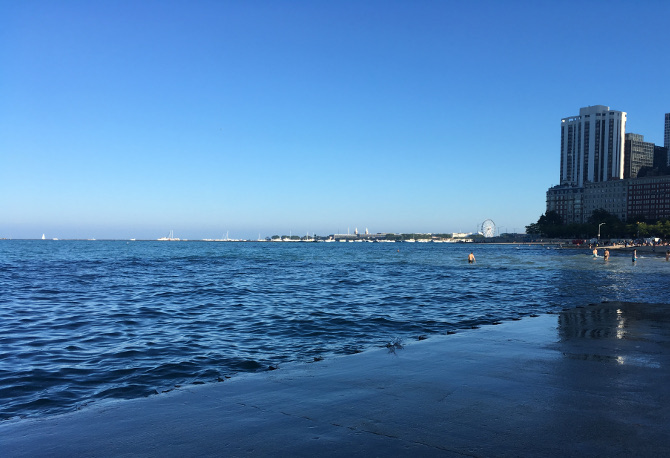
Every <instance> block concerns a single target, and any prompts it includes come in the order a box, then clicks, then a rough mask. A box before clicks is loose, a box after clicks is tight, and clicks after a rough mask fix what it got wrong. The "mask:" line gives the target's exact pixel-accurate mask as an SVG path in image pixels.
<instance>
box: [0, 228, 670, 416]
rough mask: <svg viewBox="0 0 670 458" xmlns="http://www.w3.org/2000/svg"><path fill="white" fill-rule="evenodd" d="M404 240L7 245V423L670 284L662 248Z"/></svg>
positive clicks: (648, 293)
mask: <svg viewBox="0 0 670 458" xmlns="http://www.w3.org/2000/svg"><path fill="white" fill-rule="evenodd" d="M388 245H391V246H390V247H389V246H388ZM407 245H409V244H402V245H400V247H401V250H400V251H397V248H396V245H395V244H258V243H249V244H234V243H223V244H217V243H198V242H187V243H177V244H166V243H158V242H155V243H154V242H136V243H126V242H83V241H82V242H68V241H59V242H48V243H45V242H42V241H30V242H28V241H0V291H1V293H0V401H1V402H0V419H8V418H12V417H16V416H21V417H22V416H37V415H43V414H49V413H57V412H65V411H68V410H73V409H76V408H79V407H81V406H83V405H85V404H87V403H90V402H93V401H95V400H97V399H106V398H133V397H141V396H149V395H152V394H155V393H161V392H164V391H169V390H171V389H173V388H174V387H175V386H177V385H185V384H193V383H196V384H197V383H215V382H220V381H223V380H225V379H226V377H230V376H234V375H235V374H236V373H240V372H253V371H260V370H268V369H269V368H270V366H272V367H277V366H280V365H281V364H283V363H286V362H289V361H313V360H314V358H322V357H328V356H329V355H335V354H351V353H356V352H359V351H361V350H363V349H365V348H368V347H371V346H383V345H384V344H385V343H387V342H389V341H391V340H393V339H396V338H399V339H405V340H413V339H416V338H418V336H426V335H431V334H445V333H447V332H451V331H454V330H458V329H465V328H471V327H478V326H481V325H484V324H492V323H496V322H498V321H502V320H510V319H516V318H518V317H520V316H524V315H529V314H533V313H540V312H549V311H557V310H560V309H562V308H564V307H566V306H572V305H584V304H586V303H590V302H598V301H601V300H605V299H607V300H635V301H645V300H646V301H649V302H662V301H664V299H665V297H667V296H668V292H670V291H669V290H668V289H669V288H670V281H668V280H669V278H668V276H669V272H670V268H668V267H667V265H666V264H665V263H663V262H656V261H655V260H654V259H649V260H647V259H645V260H644V261H645V262H640V263H639V265H638V266H636V269H635V270H633V269H632V268H631V266H630V263H629V262H627V261H628V259H627V258H625V259H624V258H621V259H618V258H617V257H616V256H614V257H613V258H612V259H611V261H610V263H609V264H608V265H603V264H599V265H598V266H595V265H594V264H593V262H592V259H591V258H590V257H589V256H588V255H587V254H584V253H582V252H579V251H575V250H550V251H549V250H545V249H543V248H541V247H538V248H531V247H523V249H519V250H517V249H515V247H500V246H475V249H476V251H477V264H476V265H474V266H471V265H468V264H467V262H464V260H465V259H466V258H467V254H468V253H469V251H470V249H471V246H463V245H449V244H439V245H438V244H413V245H415V246H407ZM585 273H588V274H587V275H585Z"/></svg>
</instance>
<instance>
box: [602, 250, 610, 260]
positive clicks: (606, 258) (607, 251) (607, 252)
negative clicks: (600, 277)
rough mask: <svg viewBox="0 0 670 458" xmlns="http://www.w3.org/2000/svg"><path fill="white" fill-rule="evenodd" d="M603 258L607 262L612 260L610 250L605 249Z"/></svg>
mask: <svg viewBox="0 0 670 458" xmlns="http://www.w3.org/2000/svg"><path fill="white" fill-rule="evenodd" d="M603 257H604V258H605V261H607V260H608V259H609V258H610V250H608V249H607V248H605V253H604V254H603Z"/></svg>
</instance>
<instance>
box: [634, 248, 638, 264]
mask: <svg viewBox="0 0 670 458" xmlns="http://www.w3.org/2000/svg"><path fill="white" fill-rule="evenodd" d="M635 261H637V250H633V264H635Z"/></svg>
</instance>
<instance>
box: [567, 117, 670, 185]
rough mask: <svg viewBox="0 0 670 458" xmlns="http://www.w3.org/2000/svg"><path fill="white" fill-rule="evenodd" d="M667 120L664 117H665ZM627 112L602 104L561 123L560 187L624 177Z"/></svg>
mask: <svg viewBox="0 0 670 458" xmlns="http://www.w3.org/2000/svg"><path fill="white" fill-rule="evenodd" d="M666 119H667V117H666ZM625 134H626V113H625V112H623V111H614V110H610V108H609V107H606V106H603V105H594V106H591V107H585V108H580V109H579V116H573V117H570V118H563V119H562V120H561V185H569V186H578V187H583V186H584V183H588V182H591V183H597V182H601V181H608V180H612V179H620V178H623V173H624V136H625Z"/></svg>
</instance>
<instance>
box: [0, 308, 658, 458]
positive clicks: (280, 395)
mask: <svg viewBox="0 0 670 458" xmlns="http://www.w3.org/2000/svg"><path fill="white" fill-rule="evenodd" d="M393 350H394V351H389V349H372V350H368V351H365V352H363V353H360V354H356V355H347V356H341V357H335V358H332V359H326V360H323V361H320V362H316V363H295V364H291V365H287V366H285V367H282V368H281V369H279V370H277V371H272V372H260V373H251V374H246V375H244V376H240V377H235V378H234V379H230V380H226V381H225V382H224V383H220V384H213V385H199V386H189V387H184V388H181V389H178V390H174V391H172V392H170V393H165V394H161V395H159V396H151V397H148V398H142V399H136V400H128V401H110V402H108V403H104V404H102V403H101V404H94V405H92V406H90V407H87V408H85V409H83V410H80V411H77V412H72V413H68V414H63V415H58V416H54V417H46V418H39V419H26V420H10V421H9V422H5V423H1V424H0V443H2V444H3V446H2V448H3V451H4V452H5V453H4V456H9V457H14V456H17V457H18V456H44V455H48V456H72V455H79V456H81V455H85V456H93V455H95V456H118V455H124V454H138V455H144V456H220V455H230V456H267V455H286V456H316V455H320V456H343V455H354V456H358V455H363V454H368V453H373V454H391V455H394V456H412V455H416V454H417V453H419V454H422V455H439V456H462V455H464V454H465V455H468V456H492V455H496V456H501V455H510V456H521V455H544V456H549V455H556V454H558V455H563V456H566V455H568V456H570V455H580V456H597V455H608V454H614V455H617V454H619V455H621V454H626V455H658V456H661V455H667V454H670V438H668V436H667V430H668V428H669V427H670V414H669V413H668V412H667V409H666V408H665V407H667V405H666V403H667V399H668V395H669V394H670V388H668V387H667V383H666V382H665V381H666V380H668V377H670V304H640V303H622V302H612V303H602V304H590V305H587V306H584V307H577V308H575V309H569V310H564V311H562V312H560V313H557V314H545V315H541V316H539V317H527V318H523V319H522V320H520V321H509V322H504V323H502V324H500V325H487V326H482V327H481V328H480V329H476V330H467V331H463V332H459V333H456V334H454V335H440V336H432V337H430V338H429V339H426V340H423V341H414V342H411V343H409V344H407V345H406V346H405V347H404V348H394V349H393ZM539 438H541V440H539ZM566 438H569V440H566Z"/></svg>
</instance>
